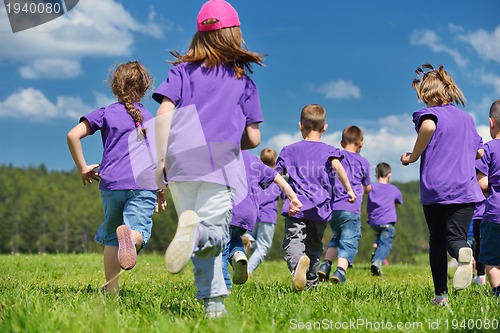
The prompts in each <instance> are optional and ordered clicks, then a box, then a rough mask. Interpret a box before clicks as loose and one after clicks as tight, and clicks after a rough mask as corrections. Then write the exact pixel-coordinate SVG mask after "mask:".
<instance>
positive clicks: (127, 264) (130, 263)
mask: <svg viewBox="0 0 500 333" xmlns="http://www.w3.org/2000/svg"><path fill="white" fill-rule="evenodd" d="M116 237H117V238H118V262H119V263H120V267H121V268H123V269H132V268H134V266H135V263H136V261H137V250H136V249H135V244H134V241H133V240H132V231H131V230H130V228H129V226H128V225H121V226H119V227H118V228H116Z"/></svg>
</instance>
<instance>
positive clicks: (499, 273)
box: [486, 265, 500, 288]
mask: <svg viewBox="0 0 500 333" xmlns="http://www.w3.org/2000/svg"><path fill="white" fill-rule="evenodd" d="M486 274H487V275H488V280H489V281H490V286H491V288H496V287H498V286H500V266H492V265H486Z"/></svg>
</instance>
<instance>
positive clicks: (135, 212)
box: [95, 190, 156, 248]
mask: <svg viewBox="0 0 500 333" xmlns="http://www.w3.org/2000/svg"><path fill="white" fill-rule="evenodd" d="M101 197H102V206H103V208H104V222H103V223H102V224H101V225H100V226H99V229H97V233H96V235H95V240H96V241H97V242H98V243H100V244H104V245H107V246H118V239H117V238H116V228H118V227H119V226H120V225H122V224H125V225H127V226H129V227H130V229H132V230H135V231H137V232H139V233H140V234H141V235H142V247H145V246H146V244H147V243H148V241H149V238H150V237H151V227H152V226H153V212H154V210H155V204H156V191H148V190H115V191H101ZM142 247H141V248H142Z"/></svg>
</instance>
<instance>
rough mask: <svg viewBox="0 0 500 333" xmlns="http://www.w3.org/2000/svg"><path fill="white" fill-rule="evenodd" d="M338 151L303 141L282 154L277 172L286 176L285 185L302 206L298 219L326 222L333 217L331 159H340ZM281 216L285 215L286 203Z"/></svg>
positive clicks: (319, 143)
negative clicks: (294, 194)
mask: <svg viewBox="0 0 500 333" xmlns="http://www.w3.org/2000/svg"><path fill="white" fill-rule="evenodd" d="M340 156H341V154H340V150H339V149H338V148H335V147H333V146H330V145H328V144H326V143H323V142H318V141H308V140H303V141H299V142H296V143H293V144H291V145H288V146H286V147H284V148H283V149H282V150H281V153H280V156H279V157H278V162H277V164H276V169H277V171H278V172H280V173H288V175H289V178H288V183H289V184H290V186H291V187H292V188H293V190H294V191H295V192H296V193H297V197H298V198H299V200H300V202H302V210H301V211H300V212H299V213H297V215H295V218H297V219H305V220H309V221H314V222H326V221H328V220H329V219H330V216H331V214H332V206H331V193H332V185H331V181H330V178H331V176H332V167H331V159H332V158H340ZM282 215H284V216H287V215H288V202H287V201H285V202H284V203H283V211H282Z"/></svg>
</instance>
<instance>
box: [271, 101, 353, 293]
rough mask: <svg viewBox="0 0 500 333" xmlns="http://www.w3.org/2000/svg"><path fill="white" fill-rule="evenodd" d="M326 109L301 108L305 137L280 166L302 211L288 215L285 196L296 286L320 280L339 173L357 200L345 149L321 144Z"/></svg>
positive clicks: (284, 152)
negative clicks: (335, 180)
mask: <svg viewBox="0 0 500 333" xmlns="http://www.w3.org/2000/svg"><path fill="white" fill-rule="evenodd" d="M327 127H328V125H327V124H326V111H325V109H324V108H323V107H322V106H321V105H318V104H309V105H306V106H305V107H304V108H303V109H302V112H301V115H300V122H299V128H300V132H301V133H302V137H303V138H304V140H302V141H299V142H296V143H293V144H291V145H288V146H286V147H284V148H283V149H282V150H281V152H280V154H279V157H278V162H277V164H276V170H277V171H278V172H280V173H282V174H288V175H289V178H288V183H289V184H290V186H291V187H292V189H293V190H294V191H295V193H297V196H298V198H299V200H300V202H301V203H302V209H301V211H300V212H298V213H297V214H296V215H295V216H294V217H291V216H289V208H290V202H289V200H285V202H284V204H283V211H282V215H283V216H285V238H284V240H283V249H284V250H285V259H286V261H287V264H288V268H289V269H290V271H291V272H292V274H293V279H292V282H293V287H294V288H295V290H297V291H302V290H304V289H305V287H306V286H309V287H315V286H316V285H317V284H318V266H319V259H320V256H321V253H322V252H323V243H322V239H323V234H324V232H325V229H326V223H325V222H328V221H329V220H330V217H331V215H332V206H331V199H332V198H331V197H332V190H333V188H332V178H333V173H335V174H336V175H337V177H338V179H339V180H340V181H341V183H342V184H343V186H344V187H345V191H346V195H347V196H348V200H349V202H355V201H356V195H355V194H354V192H353V190H352V188H351V185H350V184H349V180H348V178H347V174H346V171H345V170H344V167H343V166H342V164H341V163H340V160H341V159H342V158H343V156H342V154H341V152H340V150H339V149H338V148H335V147H333V146H330V145H328V144H326V143H323V142H321V136H322V134H323V133H324V132H325V131H326V129H327Z"/></svg>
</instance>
